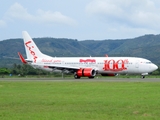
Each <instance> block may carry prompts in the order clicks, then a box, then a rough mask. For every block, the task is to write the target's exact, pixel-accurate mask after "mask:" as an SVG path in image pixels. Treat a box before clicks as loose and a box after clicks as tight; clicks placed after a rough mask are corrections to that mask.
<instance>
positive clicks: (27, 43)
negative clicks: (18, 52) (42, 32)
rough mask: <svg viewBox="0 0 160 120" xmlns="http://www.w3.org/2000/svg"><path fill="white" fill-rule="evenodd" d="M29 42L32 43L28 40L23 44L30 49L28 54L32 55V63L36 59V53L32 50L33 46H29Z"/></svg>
mask: <svg viewBox="0 0 160 120" xmlns="http://www.w3.org/2000/svg"><path fill="white" fill-rule="evenodd" d="M31 43H32V41H28V42H26V43H25V45H26V47H27V48H28V50H29V51H30V54H31V55H32V56H33V59H34V63H36V60H37V58H38V57H37V56H36V53H35V52H34V51H33V48H34V46H30V44H31Z"/></svg>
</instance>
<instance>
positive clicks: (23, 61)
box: [18, 52, 27, 64]
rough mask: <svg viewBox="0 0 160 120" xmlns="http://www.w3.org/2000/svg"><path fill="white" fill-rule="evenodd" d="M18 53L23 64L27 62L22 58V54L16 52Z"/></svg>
mask: <svg viewBox="0 0 160 120" xmlns="http://www.w3.org/2000/svg"><path fill="white" fill-rule="evenodd" d="M18 55H19V58H20V60H21V62H22V63H24V64H27V61H26V60H25V59H24V57H23V56H22V54H21V53H20V52H18Z"/></svg>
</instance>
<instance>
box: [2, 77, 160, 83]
mask: <svg viewBox="0 0 160 120" xmlns="http://www.w3.org/2000/svg"><path fill="white" fill-rule="evenodd" d="M0 81H53V82H65V81H66V82H74V81H75V82H160V78H145V79H141V78H116V77H112V78H109V77H107V78H95V79H88V78H81V79H74V78H0Z"/></svg>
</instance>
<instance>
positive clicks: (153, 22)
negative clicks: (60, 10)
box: [86, 0, 160, 29]
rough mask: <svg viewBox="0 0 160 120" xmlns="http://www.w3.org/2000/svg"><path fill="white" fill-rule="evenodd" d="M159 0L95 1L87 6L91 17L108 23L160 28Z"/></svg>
mask: <svg viewBox="0 0 160 120" xmlns="http://www.w3.org/2000/svg"><path fill="white" fill-rule="evenodd" d="M158 2H159V1H157V0H141V1H139V0H93V1H91V2H90V3H89V4H88V5H87V6H86V12H87V13H88V14H89V15H91V16H96V17H97V18H103V19H104V20H105V21H106V23H108V24H110V23H116V24H119V25H128V26H131V27H142V28H143V27H148V28H154V29H157V28H159V27H160V23H159V21H160V12H159V11H160V8H159V6H158V5H157V4H158Z"/></svg>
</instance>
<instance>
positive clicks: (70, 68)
mask: <svg viewBox="0 0 160 120" xmlns="http://www.w3.org/2000/svg"><path fill="white" fill-rule="evenodd" d="M48 67H49V68H53V69H58V70H69V71H70V70H78V69H80V67H73V66H72V67H69V66H55V65H53V66H52V65H49V66H48Z"/></svg>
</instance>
